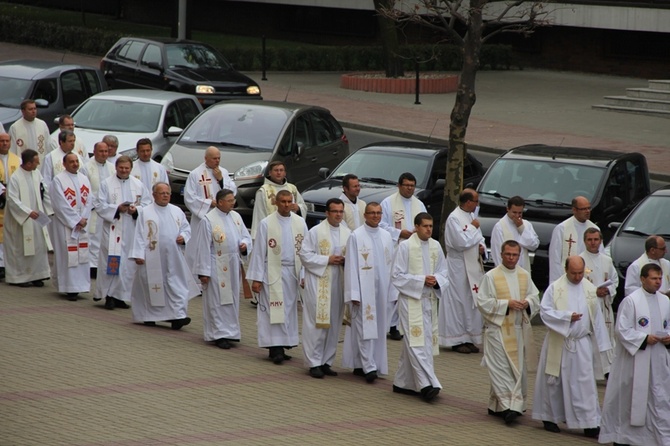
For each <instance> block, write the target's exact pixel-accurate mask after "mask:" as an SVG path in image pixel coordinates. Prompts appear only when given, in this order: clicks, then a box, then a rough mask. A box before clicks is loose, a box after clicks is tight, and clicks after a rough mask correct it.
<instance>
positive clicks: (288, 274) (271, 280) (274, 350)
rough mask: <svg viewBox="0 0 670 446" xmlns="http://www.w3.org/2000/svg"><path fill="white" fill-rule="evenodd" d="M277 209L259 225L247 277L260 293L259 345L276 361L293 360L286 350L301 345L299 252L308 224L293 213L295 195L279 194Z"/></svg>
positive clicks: (258, 309) (258, 316)
mask: <svg viewBox="0 0 670 446" xmlns="http://www.w3.org/2000/svg"><path fill="white" fill-rule="evenodd" d="M276 204H277V211H276V212H273V213H272V214H270V215H268V216H267V217H266V218H264V219H263V221H261V222H260V225H259V226H258V231H257V232H256V238H255V239H254V251H253V253H252V254H251V260H250V262H249V271H248V272H247V278H248V279H249V280H251V281H252V284H251V290H252V291H253V292H254V293H256V294H258V306H257V308H256V314H257V318H258V319H257V325H258V346H259V347H261V348H267V349H268V350H269V357H270V359H271V360H272V362H274V363H275V364H281V363H282V362H284V361H285V360H288V359H291V356H289V355H287V354H286V352H285V349H290V348H293V347H295V346H297V345H298V299H299V298H300V290H299V288H300V287H299V285H300V276H301V268H302V266H301V263H300V257H299V253H300V250H301V249H302V242H303V240H304V239H305V237H306V236H307V225H306V224H305V220H303V219H302V217H299V216H298V215H296V214H295V213H294V212H292V210H291V209H292V208H293V204H294V203H293V194H292V193H291V192H289V191H287V190H281V191H278V192H277V195H276Z"/></svg>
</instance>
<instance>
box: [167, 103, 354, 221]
mask: <svg viewBox="0 0 670 446" xmlns="http://www.w3.org/2000/svg"><path fill="white" fill-rule="evenodd" d="M209 146H215V147H218V148H219V149H220V150H221V165H222V166H223V167H225V168H226V169H227V170H228V172H230V174H231V176H232V178H233V180H234V181H235V184H236V185H237V197H236V198H237V207H236V208H235V209H236V210H237V211H238V212H239V213H240V214H241V215H242V217H243V218H244V219H245V221H246V222H247V224H251V215H252V209H253V206H254V199H255V195H256V190H258V188H259V187H260V186H261V185H262V184H263V181H264V176H265V175H267V165H268V163H269V162H270V161H274V160H282V161H284V163H285V164H286V171H287V172H288V175H287V178H288V181H289V182H291V183H293V184H295V185H296V187H297V188H298V189H299V190H303V189H305V188H306V187H308V186H311V185H312V184H314V183H315V182H316V181H317V180H318V177H317V175H316V170H317V168H318V167H322V166H325V167H329V168H334V167H335V166H337V165H338V164H339V163H340V161H342V160H343V159H344V158H345V157H346V156H347V155H348V154H349V141H347V137H346V135H345V134H344V130H342V126H341V125H340V124H339V123H338V122H337V120H336V119H335V118H334V117H333V116H332V115H331V114H330V112H329V111H328V110H326V109H325V108H322V107H316V106H311V105H301V104H292V103H289V102H271V101H233V102H222V103H219V104H216V105H214V106H212V107H209V108H207V109H206V110H205V111H204V112H202V113H201V114H200V115H198V117H197V118H196V119H194V120H193V122H192V123H191V124H190V125H189V126H188V127H187V128H186V130H184V133H183V134H182V135H181V136H180V137H179V139H178V140H177V142H176V143H175V144H174V145H173V146H172V148H171V149H170V151H169V152H168V153H167V154H166V155H165V158H164V159H163V162H162V164H163V165H164V166H165V168H166V170H167V171H168V176H169V178H170V184H171V185H172V202H173V203H174V204H177V205H180V206H182V207H183V205H184V197H183V195H184V185H185V184H186V179H187V177H188V174H189V172H190V171H191V170H192V169H194V168H196V167H197V166H199V165H200V164H201V163H202V162H203V160H204V153H205V149H206V148H207V147H209Z"/></svg>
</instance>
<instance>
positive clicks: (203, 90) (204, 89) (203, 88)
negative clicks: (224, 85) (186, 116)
mask: <svg viewBox="0 0 670 446" xmlns="http://www.w3.org/2000/svg"><path fill="white" fill-rule="evenodd" d="M195 92H196V93H200V94H214V87H212V86H211V85H196V86H195Z"/></svg>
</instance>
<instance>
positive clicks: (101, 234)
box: [0, 100, 670, 445]
mask: <svg viewBox="0 0 670 446" xmlns="http://www.w3.org/2000/svg"><path fill="white" fill-rule="evenodd" d="M21 109H22V114H23V118H22V119H20V120H19V121H17V122H16V123H15V124H13V125H12V127H11V128H10V130H9V133H8V134H7V133H4V129H2V128H0V181H1V182H2V184H1V185H0V207H2V208H3V209H2V210H1V211H0V222H1V223H2V224H3V225H4V226H3V227H2V231H0V237H2V238H0V242H1V244H0V266H1V267H2V269H1V270H0V272H1V273H2V276H4V279H5V281H6V282H7V283H8V284H11V285H16V286H20V287H42V286H44V280H47V279H49V278H51V279H52V280H53V284H54V287H55V288H56V289H57V291H58V292H59V293H63V294H65V295H66V296H67V298H68V299H69V300H72V301H76V300H77V299H78V296H79V294H80V293H84V292H89V291H90V288H91V280H90V279H91V276H92V275H94V276H95V277H96V278H97V280H96V283H95V290H94V300H96V301H101V300H103V299H104V307H105V308H106V309H108V310H114V309H117V308H132V317H133V321H134V322H136V323H142V324H146V325H150V326H151V325H156V324H157V323H168V324H170V326H171V328H172V329H175V330H179V329H181V328H182V327H184V326H186V325H188V324H189V323H190V322H191V319H190V318H189V317H188V316H187V307H188V302H189V300H190V299H191V298H192V297H195V296H198V295H202V299H203V300H202V307H203V328H204V339H205V341H207V342H210V343H212V344H213V345H216V346H217V347H219V348H222V349H230V348H233V347H234V346H235V344H236V343H237V342H239V341H240V340H241V327H240V320H239V308H240V296H241V295H244V296H245V297H252V295H253V303H254V304H255V305H256V308H257V310H256V311H257V328H258V346H259V347H261V348H266V349H267V350H268V355H269V359H270V360H271V361H272V362H273V363H274V364H281V363H282V362H284V361H286V360H290V359H291V356H290V355H289V354H288V353H287V351H288V350H290V349H291V348H293V347H296V346H297V345H298V344H299V341H300V339H299V331H298V325H299V324H298V314H299V313H298V305H299V304H300V305H302V316H303V320H302V344H303V351H304V361H305V364H306V366H307V368H308V373H309V375H310V376H312V377H314V378H324V377H325V376H337V372H336V371H335V370H333V368H332V367H333V365H334V361H335V356H336V352H337V344H338V339H339V336H340V329H341V327H342V326H343V325H344V326H345V335H344V346H343V352H342V367H344V368H349V369H353V373H354V375H357V376H360V377H362V378H363V379H364V380H365V381H366V382H368V383H373V382H374V381H375V380H376V379H377V378H378V377H379V375H387V374H388V373H389V370H388V358H387V338H390V339H392V340H398V341H402V348H401V353H400V359H399V364H398V368H397V371H396V373H395V377H394V381H393V391H394V392H396V393H400V394H408V395H416V396H418V397H420V398H421V399H423V400H424V401H427V402H430V401H433V400H434V399H435V398H436V397H437V395H438V394H439V392H440V389H441V388H442V386H441V385H440V382H439V381H438V379H437V377H436V375H435V371H434V364H433V356H434V355H437V354H438V353H439V349H440V347H446V348H450V349H451V350H453V351H454V352H457V353H461V354H473V353H479V352H480V347H481V348H482V349H483V360H482V364H483V365H485V366H486V367H487V369H488V371H489V376H490V382H491V389H490V399H489V403H488V413H489V414H490V415H492V416H496V417H500V418H501V419H502V420H503V421H504V423H505V424H508V425H510V424H513V423H514V422H515V420H516V419H517V418H518V417H519V416H521V415H522V414H523V412H524V411H525V410H526V395H527V379H528V372H529V371H530V372H536V381H535V393H534V403H533V411H532V418H534V419H537V420H540V421H542V422H543V425H544V428H545V429H546V430H547V431H550V432H560V427H559V423H565V424H566V425H567V427H568V428H569V429H583V430H584V434H585V435H586V436H587V437H598V438H599V441H600V442H601V443H607V442H614V444H638V445H652V444H658V445H670V416H669V415H670V353H668V346H670V330H669V328H668V321H670V301H669V300H668V296H669V295H670V262H668V261H667V260H665V259H664V257H663V256H664V254H665V250H666V245H665V240H664V239H663V237H660V236H650V237H649V238H648V239H647V240H646V243H645V252H644V253H643V254H642V255H641V256H640V257H639V258H638V259H637V260H636V261H635V262H633V263H632V264H631V265H630V267H629V268H628V271H627V274H626V283H625V295H626V297H625V298H624V299H623V300H622V302H621V304H620V305H619V307H618V312H617V313H616V317H615V312H614V310H615V308H614V307H613V303H614V298H615V297H616V293H617V287H618V281H619V279H618V275H617V272H616V270H615V269H614V266H613V264H612V260H611V259H610V258H609V257H608V256H607V255H605V254H604V252H603V246H602V234H601V232H600V230H599V229H598V228H597V226H596V225H594V224H593V223H592V222H591V221H590V220H589V217H590V211H591V207H590V203H589V201H588V199H587V198H586V197H575V198H574V199H573V201H572V213H573V216H572V217H570V218H568V219H567V220H565V221H564V222H562V223H561V224H559V225H557V226H556V227H555V229H554V231H553V234H552V239H551V243H550V248H549V260H550V285H549V287H548V288H547V289H546V290H545V292H544V294H543V297H542V299H541V301H540V298H539V291H538V289H537V287H536V286H535V285H534V283H533V281H532V279H531V275H530V268H531V262H530V259H529V252H532V251H534V250H536V249H537V248H538V246H539V239H538V236H537V234H536V233H535V231H534V229H533V226H532V224H531V223H530V222H529V221H527V220H524V219H523V211H524V207H525V202H524V200H523V198H521V197H512V198H510V199H509V201H508V204H507V213H506V215H504V216H503V217H502V218H501V219H500V220H499V221H498V222H497V223H496V225H495V227H494V228H493V231H492V235H491V256H492V258H493V262H494V264H495V265H496V267H495V268H493V269H492V270H490V271H489V272H487V273H485V272H484V270H483V267H482V261H481V260H482V257H484V256H486V252H487V250H486V246H485V243H484V237H483V235H482V232H481V230H480V224H479V221H478V219H477V215H478V205H479V197H478V194H477V192H476V191H474V190H472V189H465V190H463V191H462V192H461V193H460V196H459V205H458V207H457V208H456V209H455V210H454V211H453V212H452V213H451V214H450V215H449V217H448V218H447V221H446V225H445V233H444V240H445V248H446V256H445V253H444V250H443V249H442V247H441V246H440V244H439V243H438V242H437V241H436V240H434V239H433V238H431V236H432V234H433V226H434V225H435V224H438V222H433V219H432V217H431V215H430V214H428V213H427V212H426V209H425V207H424V205H423V203H422V202H421V201H420V200H418V199H417V198H416V197H415V196H414V191H415V187H416V178H415V177H414V176H413V175H412V174H411V173H409V172H405V173H403V174H401V175H400V178H399V180H398V185H397V186H398V191H397V192H396V193H394V194H392V195H391V196H389V197H387V198H386V199H384V200H383V201H382V202H381V203H376V202H371V203H365V202H363V200H361V199H359V198H358V195H359V193H360V183H359V180H358V178H357V177H356V176H355V175H353V174H349V175H346V176H344V178H343V179H342V193H341V195H340V196H339V197H337V198H335V197H333V198H331V199H330V200H328V201H327V203H326V210H325V219H324V220H323V221H322V222H320V223H319V224H317V225H316V226H314V227H313V228H311V229H308V228H307V225H306V224H305V220H304V217H305V216H306V206H305V203H304V201H303V199H302V197H301V195H300V193H299V192H298V190H297V189H296V187H295V186H294V185H293V184H291V183H289V182H288V181H287V179H286V167H285V165H284V164H283V163H282V162H279V161H274V162H271V163H270V164H269V165H268V168H267V177H266V178H265V179H264V183H263V185H262V186H261V187H260V188H259V189H258V191H257V193H256V196H255V202H254V209H253V217H252V225H251V230H250V231H249V230H247V228H246V225H245V224H244V221H243V220H242V217H241V216H240V215H239V214H238V213H237V212H236V211H235V210H234V209H233V208H234V207H235V195H236V192H237V191H236V186H235V184H234V182H232V181H231V179H230V175H229V173H228V171H227V170H226V169H225V168H223V167H221V154H220V151H219V149H218V148H216V147H209V148H207V149H206V150H205V153H204V162H203V163H202V164H201V165H200V166H198V167H197V168H196V169H194V170H193V171H192V172H191V173H190V174H189V176H188V179H187V182H186V185H185V187H184V203H185V205H186V207H187V208H188V210H189V211H190V214H191V218H190V224H189V221H188V220H187V218H186V215H185V214H184V212H183V211H182V210H181V209H179V208H178V207H176V206H174V205H172V204H170V195H171V190H170V186H169V184H168V182H167V174H166V172H165V170H164V168H163V167H162V166H161V165H160V164H158V163H156V162H155V161H153V160H152V159H151V154H152V148H151V141H150V140H148V139H140V140H139V141H138V142H137V146H136V149H137V154H138V158H139V159H138V160H136V161H133V160H132V159H131V158H129V157H127V156H119V155H117V154H116V150H117V148H118V141H117V139H116V138H115V137H114V136H113V135H108V136H106V137H105V138H103V140H102V141H100V142H98V143H96V144H95V146H94V147H93V157H92V158H90V159H89V158H88V153H87V152H86V150H85V148H83V147H82V146H81V145H80V144H77V142H76V136H75V134H74V122H73V121H72V118H71V117H69V116H64V117H62V118H61V120H60V130H61V131H60V132H59V134H58V138H57V140H56V141H55V142H54V141H53V140H52V139H51V138H50V136H49V134H48V130H45V129H46V124H44V123H43V121H40V120H39V119H38V118H37V117H36V113H37V109H36V107H35V103H34V102H33V101H30V100H27V101H24V103H22V105H21ZM224 161H225V160H224ZM50 251H53V255H54V259H53V267H52V268H50V266H49V261H48V257H47V254H48V252H50ZM249 285H250V287H249ZM245 286H246V288H250V289H247V290H245ZM129 304H130V305H129ZM538 313H539V314H540V317H541V319H542V321H543V322H544V325H545V326H546V327H547V329H548V331H547V335H546V338H545V340H544V343H543V345H542V349H541V352H540V353H539V359H538V353H537V351H536V349H535V346H534V343H533V336H532V328H531V319H532V318H533V317H534V316H535V315H537V314H538ZM599 380H600V381H603V382H605V381H606V382H607V388H606V392H605V399H604V403H603V410H602V412H601V406H600V404H599V400H598V391H597V381H599Z"/></svg>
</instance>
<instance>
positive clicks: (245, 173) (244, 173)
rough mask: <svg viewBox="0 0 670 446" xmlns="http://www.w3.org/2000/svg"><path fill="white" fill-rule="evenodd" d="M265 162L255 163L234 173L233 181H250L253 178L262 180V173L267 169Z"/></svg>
mask: <svg viewBox="0 0 670 446" xmlns="http://www.w3.org/2000/svg"><path fill="white" fill-rule="evenodd" d="M267 165H268V162H267V161H256V162H254V163H251V164H248V165H246V166H244V167H240V168H239V169H237V170H236V171H235V174H234V175H233V180H251V179H254V178H263V172H264V171H265V168H266V167H267Z"/></svg>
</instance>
